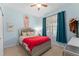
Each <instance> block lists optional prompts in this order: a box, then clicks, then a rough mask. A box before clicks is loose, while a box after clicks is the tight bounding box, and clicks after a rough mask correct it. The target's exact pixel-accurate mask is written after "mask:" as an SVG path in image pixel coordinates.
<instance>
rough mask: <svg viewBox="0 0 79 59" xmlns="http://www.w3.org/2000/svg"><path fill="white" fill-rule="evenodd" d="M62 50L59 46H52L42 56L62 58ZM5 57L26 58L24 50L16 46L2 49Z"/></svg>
mask: <svg viewBox="0 0 79 59" xmlns="http://www.w3.org/2000/svg"><path fill="white" fill-rule="evenodd" d="M63 50H64V49H63V48H62V47H60V46H56V45H53V47H52V48H51V49H50V50H48V51H47V52H45V53H44V54H43V55H42V56H62V55H63ZM4 55H5V56H28V55H27V53H25V51H24V49H23V48H22V47H21V46H19V45H17V46H13V47H10V48H6V49H4Z"/></svg>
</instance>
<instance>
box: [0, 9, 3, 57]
mask: <svg viewBox="0 0 79 59" xmlns="http://www.w3.org/2000/svg"><path fill="white" fill-rule="evenodd" d="M2 18H3V16H2V12H1V9H0V56H2V55H3V19H2Z"/></svg>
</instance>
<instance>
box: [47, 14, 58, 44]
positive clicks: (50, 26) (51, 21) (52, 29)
mask: <svg viewBox="0 0 79 59" xmlns="http://www.w3.org/2000/svg"><path fill="white" fill-rule="evenodd" d="M46 30H47V36H48V37H49V38H50V39H51V44H52V45H53V43H54V42H55V41H56V31H57V15H54V16H50V17H47V18H46Z"/></svg>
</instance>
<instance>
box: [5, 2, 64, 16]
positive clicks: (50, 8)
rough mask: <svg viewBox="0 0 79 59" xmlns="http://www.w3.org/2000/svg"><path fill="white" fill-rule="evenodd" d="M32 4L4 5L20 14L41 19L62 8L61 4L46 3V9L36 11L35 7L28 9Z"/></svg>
mask: <svg viewBox="0 0 79 59" xmlns="http://www.w3.org/2000/svg"><path fill="white" fill-rule="evenodd" d="M31 4H32V3H8V4H4V5H5V6H8V7H10V8H13V9H16V10H18V11H20V12H23V13H26V14H30V15H33V16H37V17H42V16H44V15H46V14H48V13H50V12H53V11H55V10H57V9H58V8H60V7H61V6H63V4H62V3H48V7H46V8H45V7H43V8H41V9H40V11H38V9H37V8H36V7H30V5H31Z"/></svg>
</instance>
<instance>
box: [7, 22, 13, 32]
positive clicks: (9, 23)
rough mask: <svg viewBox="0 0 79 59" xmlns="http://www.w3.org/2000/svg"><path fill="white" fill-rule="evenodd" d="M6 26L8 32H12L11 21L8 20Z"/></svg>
mask: <svg viewBox="0 0 79 59" xmlns="http://www.w3.org/2000/svg"><path fill="white" fill-rule="evenodd" d="M7 27H8V31H9V32H13V31H14V25H13V23H12V22H8V24H7Z"/></svg>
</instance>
